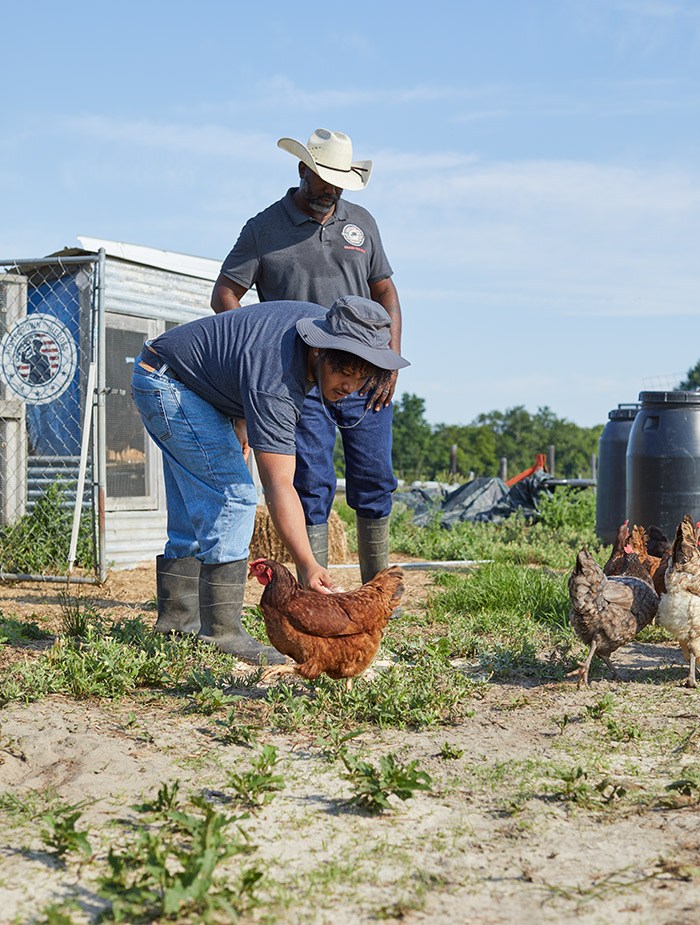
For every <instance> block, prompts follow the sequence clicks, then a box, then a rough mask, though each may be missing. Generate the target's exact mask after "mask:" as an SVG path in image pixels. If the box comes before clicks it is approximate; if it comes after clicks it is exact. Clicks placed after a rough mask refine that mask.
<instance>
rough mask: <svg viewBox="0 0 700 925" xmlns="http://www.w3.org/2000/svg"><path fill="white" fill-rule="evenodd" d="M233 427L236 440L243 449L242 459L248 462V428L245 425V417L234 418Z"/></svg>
mask: <svg viewBox="0 0 700 925" xmlns="http://www.w3.org/2000/svg"><path fill="white" fill-rule="evenodd" d="M233 429H234V431H235V433H236V436H237V437H238V442H239V443H240V445H241V450H243V459H244V460H245V461H246V463H247V462H248V457H249V456H250V444H249V443H248V428H247V427H246V423H245V418H235V419H234V422H233Z"/></svg>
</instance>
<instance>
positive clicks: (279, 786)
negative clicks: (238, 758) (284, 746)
mask: <svg viewBox="0 0 700 925" xmlns="http://www.w3.org/2000/svg"><path fill="white" fill-rule="evenodd" d="M279 760H280V759H279V757H278V755H277V749H276V748H275V747H274V745H264V746H263V747H262V749H261V750H260V754H259V755H258V756H257V757H256V758H255V760H254V761H253V763H252V766H251V768H250V770H248V771H243V772H242V773H240V774H239V773H237V772H234V771H230V772H229V775H228V783H227V786H228V787H229V788H230V789H231V790H233V791H234V794H235V799H236V800H237V801H238V802H239V803H242V804H243V805H244V806H247V807H255V808H259V807H261V806H263V805H264V804H265V803H269V802H270V800H272V799H273V798H274V797H275V796H276V794H277V793H278V792H279V791H280V790H283V789H284V786H285V784H284V777H283V776H282V775H281V774H276V773H275V768H276V766H277V765H278V764H279Z"/></svg>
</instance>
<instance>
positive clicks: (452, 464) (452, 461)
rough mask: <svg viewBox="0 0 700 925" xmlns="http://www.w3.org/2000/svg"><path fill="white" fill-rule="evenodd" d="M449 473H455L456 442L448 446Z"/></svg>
mask: <svg viewBox="0 0 700 925" xmlns="http://www.w3.org/2000/svg"><path fill="white" fill-rule="evenodd" d="M450 475H457V444H456V443H453V444H452V446H451V447H450Z"/></svg>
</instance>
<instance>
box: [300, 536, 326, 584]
mask: <svg viewBox="0 0 700 925" xmlns="http://www.w3.org/2000/svg"><path fill="white" fill-rule="evenodd" d="M306 535H307V536H308V538H309V545H310V546H311V552H312V553H313V554H314V559H315V560H316V561H317V562H318V564H319V565H322V566H323V567H324V568H328V524H327V523H325V524H307V525H306ZM297 581H298V582H299V584H301V583H302V581H301V575H300V573H299V569H297Z"/></svg>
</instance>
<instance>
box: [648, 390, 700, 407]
mask: <svg viewBox="0 0 700 925" xmlns="http://www.w3.org/2000/svg"><path fill="white" fill-rule="evenodd" d="M639 400H640V402H641V403H642V405H700V392H680V391H678V392H640V393H639Z"/></svg>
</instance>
